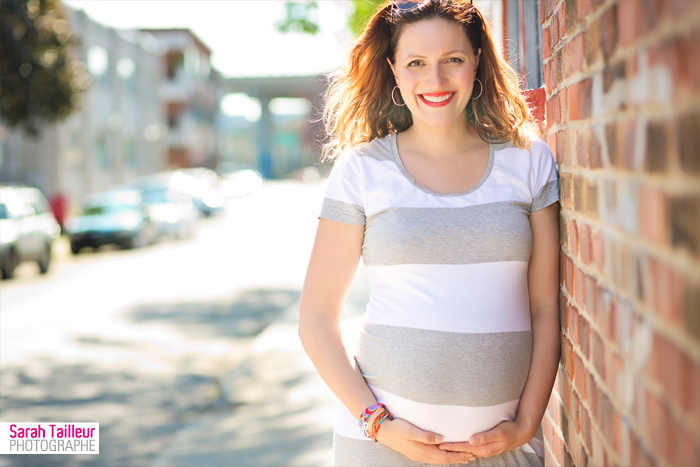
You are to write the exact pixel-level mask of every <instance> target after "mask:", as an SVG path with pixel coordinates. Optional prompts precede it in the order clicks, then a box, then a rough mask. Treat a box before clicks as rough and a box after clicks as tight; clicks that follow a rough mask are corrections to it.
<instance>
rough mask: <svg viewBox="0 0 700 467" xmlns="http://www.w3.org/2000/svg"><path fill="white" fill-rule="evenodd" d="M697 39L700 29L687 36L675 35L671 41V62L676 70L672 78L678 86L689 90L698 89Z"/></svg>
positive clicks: (699, 35) (699, 88) (699, 82)
mask: <svg viewBox="0 0 700 467" xmlns="http://www.w3.org/2000/svg"><path fill="white" fill-rule="evenodd" d="M696 24H697V23H696ZM696 27H697V26H696ZM698 39H700V29H696V30H695V31H694V32H693V33H692V34H691V35H689V36H688V37H676V38H675V39H674V40H673V42H672V44H673V45H672V47H673V48H672V49H671V52H672V53H673V55H674V57H673V62H674V64H676V66H677V68H676V69H674V72H677V73H674V78H675V80H676V82H677V84H678V87H679V88H681V89H687V90H688V91H690V92H697V91H698V90H700V65H698V63H697V45H698Z"/></svg>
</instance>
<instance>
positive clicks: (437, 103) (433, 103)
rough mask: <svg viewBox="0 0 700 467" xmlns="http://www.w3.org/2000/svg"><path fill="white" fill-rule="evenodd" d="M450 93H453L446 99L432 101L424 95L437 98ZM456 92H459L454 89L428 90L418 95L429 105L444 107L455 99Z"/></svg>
mask: <svg viewBox="0 0 700 467" xmlns="http://www.w3.org/2000/svg"><path fill="white" fill-rule="evenodd" d="M449 94H452V95H451V96H450V97H448V98H447V99H445V100H444V101H440V102H430V101H429V100H426V99H425V97H423V96H427V97H432V98H435V97H443V96H446V95H449ZM455 94H457V93H456V92H454V91H448V92H426V93H425V94H418V97H420V100H421V101H422V102H423V103H424V104H425V105H427V106H428V107H443V106H445V105H447V104H449V103H450V102H451V101H452V99H454V97H455Z"/></svg>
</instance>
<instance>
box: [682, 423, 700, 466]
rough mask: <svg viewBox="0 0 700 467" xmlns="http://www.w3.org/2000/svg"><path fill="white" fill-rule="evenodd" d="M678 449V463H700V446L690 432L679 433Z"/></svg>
mask: <svg viewBox="0 0 700 467" xmlns="http://www.w3.org/2000/svg"><path fill="white" fill-rule="evenodd" d="M676 451H677V453H678V455H677V462H678V465H700V446H698V443H697V441H696V440H694V439H693V437H692V435H691V434H690V433H685V432H683V431H681V432H680V433H679V434H678V437H677V438H676Z"/></svg>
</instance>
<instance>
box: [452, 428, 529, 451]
mask: <svg viewBox="0 0 700 467" xmlns="http://www.w3.org/2000/svg"><path fill="white" fill-rule="evenodd" d="M529 440H530V438H528V437H527V433H526V430H524V429H523V428H522V427H520V426H519V425H518V423H517V422H512V421H510V420H507V421H504V422H501V423H499V424H498V425H496V426H495V427H493V428H491V429H490V430H488V431H484V432H481V433H476V434H475V435H473V436H472V437H471V438H469V441H462V442H457V443H441V444H440V446H439V448H440V449H444V450H446V451H455V452H468V453H471V454H473V455H474V456H476V457H491V456H495V455H497V454H502V453H504V452H507V451H512V450H513V449H515V448H517V447H518V446H522V445H523V444H525V443H527V442H528V441H529Z"/></svg>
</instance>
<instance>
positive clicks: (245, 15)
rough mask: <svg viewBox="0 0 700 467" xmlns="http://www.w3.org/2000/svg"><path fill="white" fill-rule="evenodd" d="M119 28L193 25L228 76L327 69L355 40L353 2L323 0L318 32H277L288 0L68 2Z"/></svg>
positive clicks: (317, 17) (215, 64)
mask: <svg viewBox="0 0 700 467" xmlns="http://www.w3.org/2000/svg"><path fill="white" fill-rule="evenodd" d="M64 3H65V4H66V5H68V6H70V7H72V8H76V9H82V10H84V11H85V13H87V15H88V16H90V17H91V18H92V19H94V20H96V21H97V22H99V23H101V24H103V25H105V26H111V27H114V28H117V29H133V28H189V29H191V30H192V31H193V32H194V33H195V34H196V35H197V36H198V37H199V38H200V39H201V40H202V41H203V42H204V43H205V44H207V45H208V46H209V47H210V48H211V49H212V65H213V67H214V68H216V69H217V70H219V71H220V72H221V73H223V74H224V75H226V76H288V75H310V74H318V73H327V72H329V71H332V70H334V69H336V68H338V66H340V64H341V63H342V61H343V59H344V58H345V56H346V50H347V45H348V44H349V43H350V41H351V40H352V38H351V36H350V33H349V32H348V31H347V29H346V26H345V24H346V20H347V17H348V15H349V13H350V8H352V6H351V3H350V2H344V1H319V2H318V5H319V8H318V10H317V11H316V13H315V17H314V19H315V20H316V22H317V24H319V26H320V31H319V33H318V34H316V35H315V36H310V35H304V34H298V33H288V34H281V33H279V32H277V30H276V28H275V23H276V22H278V21H280V20H281V19H282V18H283V17H284V15H285V10H284V1H272V0H262V1H261V0H257V1H243V0H216V1H208V0H197V1H188V0H116V1H115V0H99V1H96V0H64Z"/></svg>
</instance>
